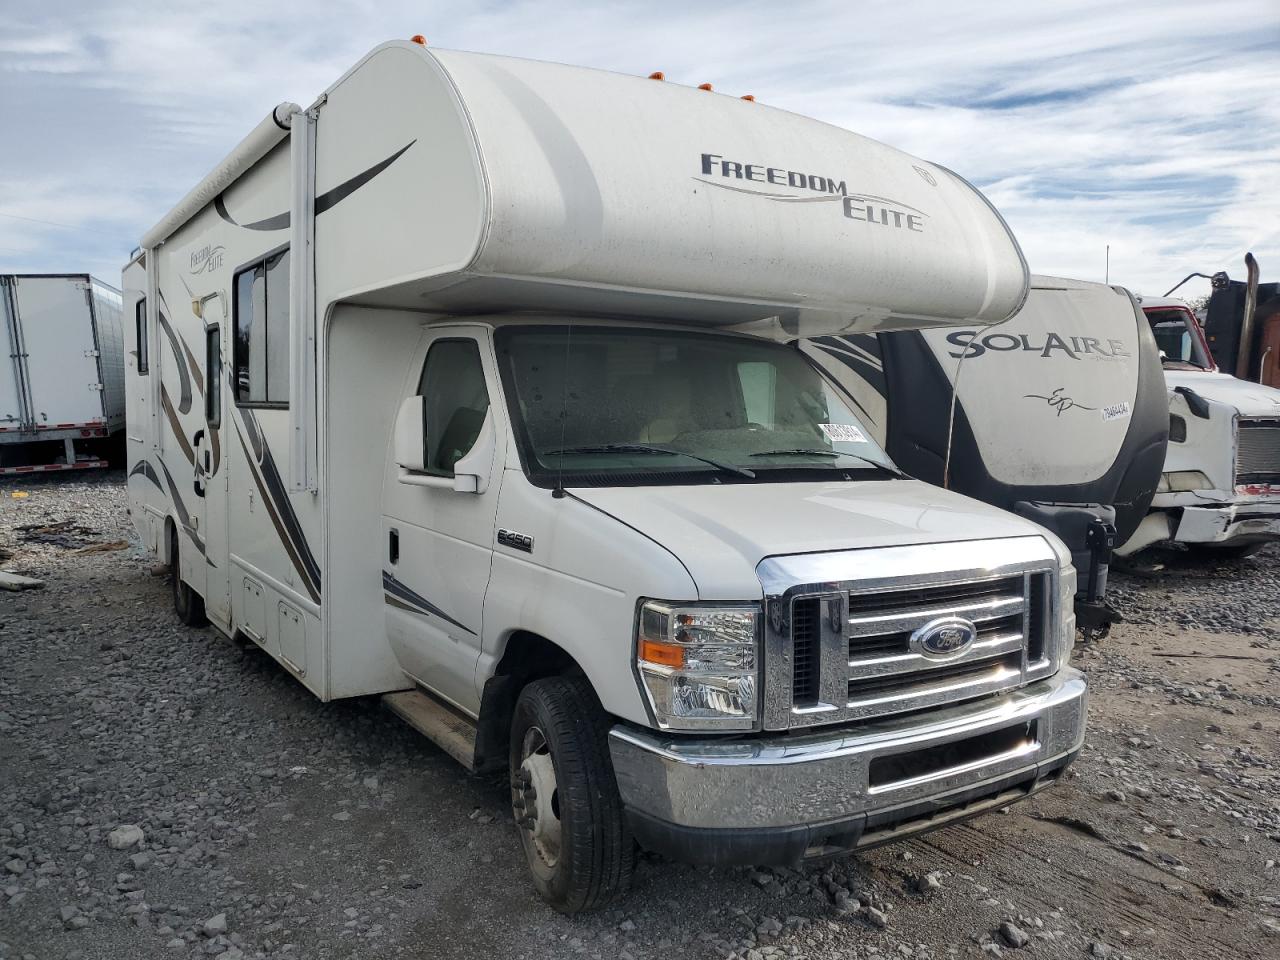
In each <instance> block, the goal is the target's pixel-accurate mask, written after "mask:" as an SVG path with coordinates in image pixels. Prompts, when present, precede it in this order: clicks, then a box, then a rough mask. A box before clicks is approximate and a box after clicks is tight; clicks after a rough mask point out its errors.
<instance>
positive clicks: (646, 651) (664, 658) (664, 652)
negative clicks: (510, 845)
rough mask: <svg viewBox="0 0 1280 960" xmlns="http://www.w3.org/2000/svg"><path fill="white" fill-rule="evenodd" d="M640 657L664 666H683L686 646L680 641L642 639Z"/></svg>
mask: <svg viewBox="0 0 1280 960" xmlns="http://www.w3.org/2000/svg"><path fill="white" fill-rule="evenodd" d="M640 659H641V660H644V661H645V662H647V663H657V664H660V665H662V666H664V667H683V666H684V648H683V647H682V646H680V645H679V644H678V643H659V642H658V641H656V640H641V641H640Z"/></svg>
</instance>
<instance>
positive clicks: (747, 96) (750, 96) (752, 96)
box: [742, 93, 756, 103]
mask: <svg viewBox="0 0 1280 960" xmlns="http://www.w3.org/2000/svg"><path fill="white" fill-rule="evenodd" d="M742 99H743V100H750V101H751V102H752V103H755V102H756V95H755V94H754V93H744V94H743V95H742Z"/></svg>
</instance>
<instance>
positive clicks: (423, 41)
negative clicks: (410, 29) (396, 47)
mask: <svg viewBox="0 0 1280 960" xmlns="http://www.w3.org/2000/svg"><path fill="white" fill-rule="evenodd" d="M409 42H410V43H416V44H418V45H419V46H422V47H425V46H426V45H427V38H426V37H424V36H423V35H422V34H420V33H415V34H414V35H413V36H412V37H410V38H409Z"/></svg>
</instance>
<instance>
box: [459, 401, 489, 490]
mask: <svg viewBox="0 0 1280 960" xmlns="http://www.w3.org/2000/svg"><path fill="white" fill-rule="evenodd" d="M497 448H498V438H497V429H496V428H495V427H494V425H493V408H492V407H490V408H489V409H488V410H487V411H486V412H485V415H484V423H482V424H480V433H479V435H478V436H477V437H476V442H475V443H474V444H472V446H471V449H470V450H468V451H467V455H466V456H465V457H462V458H461V459H459V460H458V462H457V463H455V464H454V465H453V489H454V490H456V491H458V493H484V492H485V491H486V490H488V489H489V477H490V476H491V475H492V473H493V455H494V453H495V452H496V451H497Z"/></svg>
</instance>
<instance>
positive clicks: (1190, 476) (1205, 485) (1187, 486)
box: [1156, 470, 1213, 493]
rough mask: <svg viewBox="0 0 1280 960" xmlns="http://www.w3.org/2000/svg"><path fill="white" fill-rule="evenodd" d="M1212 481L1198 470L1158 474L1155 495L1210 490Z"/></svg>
mask: <svg viewBox="0 0 1280 960" xmlns="http://www.w3.org/2000/svg"><path fill="white" fill-rule="evenodd" d="M1212 489H1213V481H1212V480H1210V479H1209V478H1208V477H1207V476H1206V475H1205V474H1204V473H1203V472H1201V471H1200V470H1175V471H1174V472H1173V473H1162V474H1160V482H1159V484H1157V485H1156V493H1186V492H1187V491H1189V490H1212Z"/></svg>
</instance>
